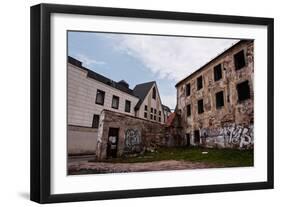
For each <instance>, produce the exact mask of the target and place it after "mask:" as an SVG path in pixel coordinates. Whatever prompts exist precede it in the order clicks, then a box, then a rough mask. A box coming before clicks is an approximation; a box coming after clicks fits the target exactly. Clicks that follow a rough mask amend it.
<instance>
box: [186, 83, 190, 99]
mask: <svg viewBox="0 0 281 207" xmlns="http://www.w3.org/2000/svg"><path fill="white" fill-rule="evenodd" d="M185 95H186V96H190V83H188V84H186V85H185Z"/></svg>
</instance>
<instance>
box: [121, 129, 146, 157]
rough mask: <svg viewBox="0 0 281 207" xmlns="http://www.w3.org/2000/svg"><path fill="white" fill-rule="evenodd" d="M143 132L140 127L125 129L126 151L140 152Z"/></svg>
mask: <svg viewBox="0 0 281 207" xmlns="http://www.w3.org/2000/svg"><path fill="white" fill-rule="evenodd" d="M141 150H142V149H141V133H140V130H138V129H127V130H126V131H125V148H124V151H126V152H140V151H141Z"/></svg>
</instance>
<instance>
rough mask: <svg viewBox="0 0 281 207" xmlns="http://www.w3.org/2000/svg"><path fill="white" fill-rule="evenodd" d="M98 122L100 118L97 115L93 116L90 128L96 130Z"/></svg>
mask: <svg viewBox="0 0 281 207" xmlns="http://www.w3.org/2000/svg"><path fill="white" fill-rule="evenodd" d="M99 121H100V116H99V115H97V114H94V116H93V122H92V128H96V129H97V128H99Z"/></svg>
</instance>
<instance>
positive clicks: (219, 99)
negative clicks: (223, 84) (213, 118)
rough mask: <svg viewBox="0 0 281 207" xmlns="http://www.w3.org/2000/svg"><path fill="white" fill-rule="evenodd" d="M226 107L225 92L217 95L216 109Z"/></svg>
mask: <svg viewBox="0 0 281 207" xmlns="http://www.w3.org/2000/svg"><path fill="white" fill-rule="evenodd" d="M223 106H224V98H223V91H220V92H218V93H216V108H217V109H218V108H221V107H223Z"/></svg>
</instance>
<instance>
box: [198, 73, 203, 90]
mask: <svg viewBox="0 0 281 207" xmlns="http://www.w3.org/2000/svg"><path fill="white" fill-rule="evenodd" d="M201 88H203V79H202V76H199V77H198V78H197V90H200V89H201Z"/></svg>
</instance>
